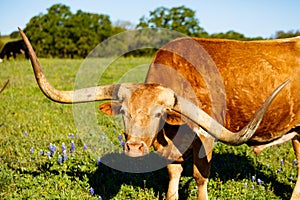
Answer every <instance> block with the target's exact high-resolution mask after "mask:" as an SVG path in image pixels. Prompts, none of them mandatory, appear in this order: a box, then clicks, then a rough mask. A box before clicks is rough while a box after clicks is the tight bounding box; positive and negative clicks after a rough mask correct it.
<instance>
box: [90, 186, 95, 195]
mask: <svg viewBox="0 0 300 200" xmlns="http://www.w3.org/2000/svg"><path fill="white" fill-rule="evenodd" d="M90 194H91V195H94V194H95V190H94V188H92V187H91V188H90Z"/></svg>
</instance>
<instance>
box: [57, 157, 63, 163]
mask: <svg viewBox="0 0 300 200" xmlns="http://www.w3.org/2000/svg"><path fill="white" fill-rule="evenodd" d="M57 161H58V164H60V165H61V164H62V162H63V158H62V157H61V155H59V156H58V159H57Z"/></svg>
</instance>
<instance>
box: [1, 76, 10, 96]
mask: <svg viewBox="0 0 300 200" xmlns="http://www.w3.org/2000/svg"><path fill="white" fill-rule="evenodd" d="M8 83H9V79H8V80H7V81H6V82H5V83H4V85H3V86H2V87H1V88H0V93H1V92H2V91H3V90H4V88H5V87H6V86H7V84H8Z"/></svg>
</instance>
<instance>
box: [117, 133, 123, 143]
mask: <svg viewBox="0 0 300 200" xmlns="http://www.w3.org/2000/svg"><path fill="white" fill-rule="evenodd" d="M118 140H119V141H120V142H121V141H122V135H121V134H119V135H118Z"/></svg>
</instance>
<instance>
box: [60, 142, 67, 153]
mask: <svg viewBox="0 0 300 200" xmlns="http://www.w3.org/2000/svg"><path fill="white" fill-rule="evenodd" d="M66 149H67V147H66V145H65V143H64V142H63V143H62V144H61V152H62V153H63V152H64V151H65V150H66Z"/></svg>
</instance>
